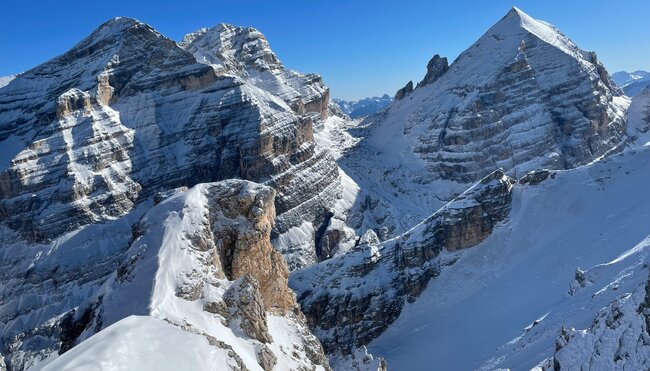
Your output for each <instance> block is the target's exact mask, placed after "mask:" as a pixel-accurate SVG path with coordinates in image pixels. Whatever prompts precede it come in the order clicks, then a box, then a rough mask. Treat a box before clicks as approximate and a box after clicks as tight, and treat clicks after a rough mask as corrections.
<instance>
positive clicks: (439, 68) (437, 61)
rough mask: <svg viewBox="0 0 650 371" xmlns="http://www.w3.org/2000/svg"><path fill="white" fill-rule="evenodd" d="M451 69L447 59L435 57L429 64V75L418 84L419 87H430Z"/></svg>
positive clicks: (437, 55)
mask: <svg viewBox="0 0 650 371" xmlns="http://www.w3.org/2000/svg"><path fill="white" fill-rule="evenodd" d="M448 69H449V63H448V62H447V58H446V57H440V55H439V54H436V55H434V56H433V57H432V58H431V59H430V60H429V63H427V74H426V75H425V76H424V79H423V80H422V81H420V82H419V83H418V87H421V86H425V85H429V84H431V83H433V82H435V81H436V80H438V79H439V78H440V76H442V75H443V74H444V73H445V72H447V70H448Z"/></svg>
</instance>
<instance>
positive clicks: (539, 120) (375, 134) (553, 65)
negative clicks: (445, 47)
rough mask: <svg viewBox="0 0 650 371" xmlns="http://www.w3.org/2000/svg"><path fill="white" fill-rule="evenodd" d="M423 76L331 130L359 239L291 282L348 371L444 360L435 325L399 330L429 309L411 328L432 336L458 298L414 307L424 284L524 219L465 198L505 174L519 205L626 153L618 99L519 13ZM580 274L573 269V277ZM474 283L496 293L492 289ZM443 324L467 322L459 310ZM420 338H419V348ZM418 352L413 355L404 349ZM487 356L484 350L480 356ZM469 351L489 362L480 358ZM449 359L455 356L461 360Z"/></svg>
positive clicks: (498, 200)
mask: <svg viewBox="0 0 650 371" xmlns="http://www.w3.org/2000/svg"><path fill="white" fill-rule="evenodd" d="M440 60H441V58H439V57H438V58H435V57H434V59H432V61H433V62H430V63H429V65H430V66H436V65H439V66H444V63H443V62H441V61H440ZM429 71H433V72H435V73H433V72H432V73H428V74H427V75H428V76H429V77H430V80H429V81H431V82H430V83H428V84H422V83H420V84H418V85H417V87H416V88H414V89H412V90H411V91H410V92H406V91H404V92H403V96H402V97H400V99H399V100H396V101H395V102H394V103H393V104H391V106H389V107H388V108H387V110H386V111H384V112H383V113H382V114H380V115H377V116H375V117H372V118H369V119H366V120H365V121H363V122H361V123H360V124H358V125H355V124H354V123H352V124H348V123H341V124H340V125H342V126H337V125H336V124H335V123H332V126H329V127H328V125H327V124H326V127H325V132H326V133H329V135H330V136H331V137H333V138H334V139H333V140H331V141H330V142H328V143H332V144H333V143H342V145H341V148H339V149H337V150H334V151H333V152H334V153H335V156H338V155H337V154H338V153H342V155H341V156H340V157H338V161H339V164H340V166H341V168H342V169H343V170H344V171H345V173H346V174H347V175H348V176H350V177H351V179H352V180H353V181H354V182H355V183H356V184H357V185H358V187H359V189H360V190H359V191H358V193H357V198H356V199H357V203H356V204H355V206H353V207H352V209H351V210H350V212H349V213H348V214H347V215H346V219H345V224H346V226H348V227H349V228H352V229H354V230H355V233H354V235H356V236H362V237H361V238H360V239H357V240H356V243H355V244H354V247H349V245H348V243H349V242H348V241H349V238H347V237H346V236H347V235H345V234H340V233H339V234H335V233H332V235H336V236H338V246H335V247H333V248H332V251H334V253H333V255H335V257H334V258H333V259H331V260H328V261H325V262H321V263H319V264H316V265H313V266H310V267H307V268H304V269H302V270H299V271H297V272H295V273H294V274H293V275H292V277H291V279H290V285H291V286H292V287H293V288H294V289H295V290H296V291H297V293H298V298H299V301H300V302H301V304H302V306H303V310H304V311H305V313H306V314H307V316H308V318H309V319H310V321H311V322H312V326H313V327H315V333H316V334H317V336H319V337H320V339H321V341H323V343H324V346H325V347H326V350H327V351H329V352H330V353H333V354H334V355H338V356H340V358H337V363H335V364H339V363H338V362H339V361H341V362H342V363H341V364H345V362H347V361H349V359H350V358H349V357H350V355H354V354H355V352H356V351H355V349H357V347H362V346H367V347H368V349H369V351H370V352H371V353H373V354H375V355H381V356H385V357H386V359H387V361H388V364H389V366H390V365H391V364H396V365H397V368H398V369H411V368H414V367H415V368H417V367H416V366H417V365H422V364H437V363H436V362H434V361H435V360H437V361H441V360H442V358H439V359H435V360H434V361H432V362H428V360H431V357H429V358H427V354H429V355H433V354H437V352H433V351H431V349H432V348H435V347H441V349H442V345H441V344H442V343H444V342H445V341H446V340H445V339H446V338H445V337H444V336H442V337H438V336H437V335H433V334H437V333H439V332H440V331H434V332H430V331H428V330H425V328H427V327H431V326H433V325H432V324H429V323H426V324H424V325H422V327H421V328H414V327H409V328H405V325H402V322H400V321H402V320H404V318H410V317H409V316H410V315H409V314H407V313H409V312H408V308H410V307H411V306H417V305H420V304H418V303H420V302H421V301H422V303H423V304H421V308H423V309H422V312H418V314H417V315H415V316H414V317H416V318H431V321H433V322H432V323H433V324H437V323H438V322H437V321H436V318H437V317H429V316H425V315H423V313H425V312H426V310H427V309H426V308H429V307H431V305H432V304H431V303H432V302H435V300H436V299H435V297H436V296H437V295H441V296H444V295H448V294H447V293H449V295H452V294H453V291H454V288H453V286H454V284H456V285H458V284H459V283H458V282H456V281H452V283H450V285H449V286H448V287H444V291H443V292H433V293H432V294H431V295H432V299H428V297H426V296H425V297H423V298H422V299H420V298H419V295H421V294H422V293H423V292H425V291H424V290H425V288H426V287H427V285H428V284H429V281H432V282H433V283H431V285H436V283H437V282H439V281H438V280H439V279H440V277H443V275H444V274H445V273H444V272H445V271H446V270H447V269H450V270H454V269H456V267H461V268H458V269H465V268H463V267H464V265H463V264H461V265H458V262H459V261H462V259H463V258H464V257H465V256H466V254H469V253H465V251H466V250H465V249H468V248H471V249H469V251H471V252H474V251H480V250H481V248H480V246H483V244H484V243H485V242H483V240H484V239H487V240H490V239H491V238H493V237H492V235H491V233H493V234H499V233H505V232H503V230H504V228H505V229H506V230H507V229H508V228H509V227H508V225H511V224H512V223H517V222H518V221H514V220H517V215H518V214H515V211H514V208H515V206H516V205H515V204H514V202H515V201H514V200H513V201H512V203H513V204H512V208H513V211H512V212H510V213H508V212H506V214H509V215H508V216H505V217H503V216H500V215H502V214H503V213H499V212H495V211H494V207H492V206H486V201H485V200H490V202H491V203H494V204H496V205H502V206H506V205H507V208H510V202H511V201H509V200H510V196H509V194H510V193H509V192H510V191H508V192H494V193H492V192H490V193H488V194H489V195H490V197H489V198H485V197H484V196H480V198H479V199H477V198H476V196H472V197H468V196H467V192H468V191H465V190H466V189H468V188H470V190H477V189H482V188H481V185H482V184H484V182H486V180H485V179H484V180H482V181H480V180H481V178H480V177H482V176H487V175H489V172H490V171H492V172H493V174H495V173H494V171H496V174H504V172H505V175H500V176H497V177H496V179H504V180H502V182H503V183H504V184H513V183H515V181H514V180H512V179H517V180H518V183H519V184H521V185H515V186H514V188H513V189H514V190H513V191H512V192H518V191H517V190H518V189H528V188H533V189H535V187H534V186H533V185H536V184H538V183H544V182H551V183H554V182H556V180H555V178H557V177H558V175H559V174H562V173H561V172H560V173H558V172H556V171H553V169H557V170H565V171H566V170H571V169H575V168H580V167H582V166H586V165H589V164H590V163H592V162H594V161H599V160H601V159H602V158H603V157H605V156H608V155H611V154H613V153H616V152H618V151H622V150H624V147H625V146H626V145H627V143H628V142H627V140H628V137H627V120H626V112H627V107H628V105H629V103H630V101H629V99H628V98H627V97H625V96H624V95H623V94H622V92H621V91H620V90H619V89H618V88H617V87H616V86H614V85H613V83H612V82H611V80H610V78H609V75H608V74H607V72H606V71H605V69H604V67H603V66H602V64H600V63H599V62H598V61H597V59H596V57H595V54H594V53H591V52H584V51H582V50H580V49H579V48H578V47H577V46H575V44H573V43H572V42H571V41H570V40H569V39H568V38H567V37H566V36H564V35H563V34H561V33H560V32H559V31H558V30H557V29H556V28H554V27H553V26H551V25H550V24H548V23H546V22H543V21H538V20H535V19H533V18H531V17H530V16H528V15H526V14H525V13H523V12H522V11H521V10H519V9H516V8H514V9H512V10H511V11H510V12H509V13H508V14H507V15H506V16H505V17H504V18H503V19H501V20H500V21H499V22H497V23H496V24H495V25H494V26H493V27H492V28H490V30H488V32H487V33H486V34H485V35H484V36H483V37H481V38H480V39H479V40H478V41H477V42H476V43H474V44H473V45H472V46H471V47H470V48H469V49H467V50H466V51H465V52H463V53H462V54H461V55H460V56H459V57H458V59H457V60H456V61H454V62H453V63H452V64H451V65H450V66H449V68H448V69H446V68H430V69H429ZM579 76H582V77H579ZM427 80H428V79H427V78H425V79H424V80H423V81H427ZM410 85H413V84H410ZM406 90H409V89H406ZM398 95H399V94H398ZM346 125H347V126H346ZM350 125H352V126H350ZM612 166H617V165H612ZM499 168H501V169H503V170H498V169H499ZM544 168H547V169H551V170H541V169H544ZM530 171H532V172H530ZM607 171H609V170H607ZM605 172H606V171H605ZM494 177H495V175H491V176H489V177H488V178H487V179H488V180H489V179H495V178H494ZM502 177H506V178H502ZM505 179H510V180H505ZM545 179H548V180H545ZM476 181H479V183H475V182H476ZM487 182H488V184H490V183H489V181H487ZM560 182H561V183H562V184H564V181H560ZM567 182H570V184H574V182H573V181H567ZM567 187H569V186H567ZM500 189H508V188H506V187H505V186H503V187H502V188H500ZM463 192H464V193H463ZM459 194H460V196H459V197H460V198H456V197H457V196H458V195H459ZM515 194H516V193H515ZM479 195H481V193H480V192H479ZM618 196H619V197H626V195H625V194H623V193H620V194H618ZM512 197H514V194H513V196H512ZM468 198H469V200H468ZM479 200H480V201H479ZM558 202H559V203H562V202H563V201H558ZM488 205H489V204H488ZM540 205H543V206H540V207H541V208H546V207H554V206H546V205H556V204H555V203H551V202H549V203H543V204H540ZM441 207H442V208H441ZM439 208H441V209H440V210H439V211H438V212H436V213H433V212H432V211H433V210H437V209H439ZM450 209H451V210H454V213H453V214H451V215H448V214H447V213H448V211H445V210H450ZM459 210H462V211H459ZM558 212H560V211H558ZM562 212H565V213H566V211H562ZM432 214H433V216H431V215H432ZM459 215H460V216H459ZM437 218H441V220H443V222H441V225H440V224H437V223H435V222H431V221H432V220H436V219H437ZM456 218H458V219H456ZM422 220H424V222H422ZM456 220H459V222H456ZM531 220H532V219H527V220H526V221H525V222H522V226H520V227H519V228H520V229H521V231H520V232H518V233H522V234H523V235H527V234H528V233H529V232H528V231H526V230H524V229H523V228H524V227H523V225H526V224H531V223H532V224H535V223H533V222H531ZM581 222H584V223H586V224H589V223H590V222H589V221H586V220H585V221H581ZM422 223H424V224H422ZM549 223H550V222H549ZM416 225H417V226H419V227H415V229H413V227H414V226H416ZM418 228H421V229H423V230H424V231H426V232H420V231H419V230H418ZM447 228H448V229H447ZM530 228H533V227H530ZM549 228H550V226H549ZM339 229H340V228H339ZM335 230H336V227H335V228H333V231H335ZM333 231H332V232H333ZM328 232H329V230H328V231H326V235H327V234H328ZM558 233H559V232H558ZM598 233H600V232H598ZM458 235H460V236H462V237H463V238H464V240H463V242H462V243H458V242H457V241H458V238H457V236H458ZM488 236H490V237H488ZM558 238H559V237H558ZM333 240H335V241H336V239H333ZM500 243H503V240H501V242H500ZM545 243H546V242H541V245H542V246H544V247H541V248H540V249H544V248H546V245H545ZM566 248H567V249H568V248H569V247H566ZM476 254H481V253H480V252H476ZM557 258H558V259H561V258H562V257H559V256H558V257H557ZM487 264H496V263H495V262H491V261H488V262H487ZM520 268H522V267H521V266H516V267H512V269H520ZM469 269H471V268H469ZM522 269H523V268H522ZM574 271H575V267H572V268H571V274H573V272H574ZM480 279H483V280H488V281H489V280H490V277H486V276H481V277H480ZM480 279H479V280H478V281H477V282H480ZM458 280H462V278H460V277H459V278H458V279H457V281H458ZM375 282H378V283H377V287H375V285H374V283H375ZM532 283H534V282H532ZM532 283H531V284H532ZM565 285H568V283H565ZM426 290H427V291H428V290H429V289H426ZM561 294H564V289H563V291H562V293H561ZM422 295H423V294H422ZM486 300H487V299H486ZM405 301H406V302H413V304H406V305H405V304H404V302H405ZM495 304H498V303H495ZM449 310H450V312H454V311H457V312H459V313H462V312H461V308H456V307H450V309H449ZM541 314H543V313H541ZM541 314H540V315H541ZM592 314H593V313H592ZM405 316H406V317H405ZM418 316H419V317H418ZM538 317H539V315H538V316H537V317H534V318H530V322H533V321H534V320H535V319H537V318H538ZM460 318H461V317H453V319H455V320H456V319H457V320H459V321H460ZM393 321H395V323H393V324H391V322H393ZM416 323H420V322H417V321H416ZM472 323H474V322H472ZM440 325H441V326H449V327H448V328H450V329H453V328H454V326H460V324H457V323H455V322H454V321H451V320H442V321H441V322H440ZM488 325H490V322H489V321H487V322H486V326H488ZM516 326H520V324H517V325H516ZM486 328H487V327H485V328H482V329H483V330H485V329H486ZM418 331H422V338H420V337H418V336H413V333H415V332H418ZM558 331H559V329H558ZM390 334H394V335H393V336H390V337H389V335H390ZM464 334H465V332H463V331H459V332H458V339H459V342H458V343H454V345H453V347H455V348H454V349H458V350H459V351H460V350H461V349H464V348H462V345H461V343H462V341H463V340H461V339H464V336H465V335H464ZM486 336H487V335H486ZM411 338H413V339H414V341H413V343H411V342H407V340H406V339H411ZM424 338H431V341H429V342H426V341H424V340H423V339H424ZM475 338H477V339H479V338H480V337H478V336H475ZM512 338H514V336H513V337H511V338H509V339H505V340H504V341H503V343H505V342H507V341H508V340H511V339H512ZM373 339H377V340H373ZM382 339H388V340H385V341H384V340H382ZM553 340H554V338H553ZM417 341H420V342H421V343H422V345H421V346H420V345H418V344H417ZM495 341H496V340H495ZM434 342H435V343H434ZM503 343H501V344H503ZM398 344H407V345H404V346H402V345H398ZM480 344H481V342H480V341H478V340H477V347H478V346H480ZM501 344H498V345H501ZM450 347H452V345H448V347H447V348H445V349H450ZM415 349H422V353H418V351H417V350H415ZM463 351H464V350H463ZM471 351H472V352H474V353H473V354H475V355H476V357H478V358H479V360H481V359H480V357H481V355H480V354H479V352H478V348H477V349H471ZM485 352H486V353H485V354H484V355H485V356H490V355H491V353H490V352H489V351H485ZM442 353H445V354H451V352H449V351H447V352H442ZM391 354H395V356H394V357H391ZM455 357H461V356H460V354H459V353H456V354H455ZM391 358H392V360H391ZM461 358H463V357H461ZM464 358H465V359H466V360H467V362H472V363H471V364H469V363H468V364H463V365H464V366H458V369H467V368H471V367H472V365H473V366H474V367H478V366H480V364H478V363H476V364H474V362H475V361H476V362H478V361H477V360H475V361H473V360H472V359H471V357H464ZM488 358H489V357H488ZM454 359H455V358H452V357H450V358H445V359H444V360H445V362H446V363H445V368H449V369H455V367H454ZM487 360H488V359H487V358H486V359H482V361H487ZM540 361H541V359H540ZM459 362H460V361H459ZM458 365H460V363H459V364H458Z"/></svg>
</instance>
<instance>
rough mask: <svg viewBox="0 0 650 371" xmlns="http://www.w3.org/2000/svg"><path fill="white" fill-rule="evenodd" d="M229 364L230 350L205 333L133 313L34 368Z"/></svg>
mask: <svg viewBox="0 0 650 371" xmlns="http://www.w3.org/2000/svg"><path fill="white" fill-rule="evenodd" d="M181 344H182V345H183V346H179V345H181ZM228 364H229V357H228V351H227V350H223V349H220V348H217V347H214V346H211V345H210V344H209V342H208V339H207V338H206V337H204V336H201V335H198V334H193V333H190V332H187V331H183V330H181V329H180V328H178V327H176V326H173V325H171V324H169V323H166V322H164V321H161V320H157V319H154V318H152V317H144V316H131V317H128V318H125V319H123V320H121V321H119V322H117V323H116V324H114V325H113V326H111V327H109V328H107V329H106V330H104V331H102V332H100V333H99V334H97V335H95V336H93V337H91V338H90V339H88V341H85V342H83V343H82V344H80V345H79V346H77V347H74V348H73V349H72V350H71V351H69V352H67V353H65V354H64V355H62V356H61V357H59V358H57V359H56V360H54V361H53V362H51V363H48V364H44V365H42V366H41V365H39V366H36V367H35V368H34V369H33V370H34V371H36V370H43V371H55V370H56V371H64V370H87V371H118V370H123V371H127V370H142V371H158V370H160V371H165V370H169V371H175V370H197V371H200V370H214V367H215V365H221V366H222V367H224V368H225V367H227V366H226V365H228ZM230 366H236V364H231V365H230Z"/></svg>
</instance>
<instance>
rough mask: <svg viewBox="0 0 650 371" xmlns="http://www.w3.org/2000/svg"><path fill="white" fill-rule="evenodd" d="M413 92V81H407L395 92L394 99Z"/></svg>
mask: <svg viewBox="0 0 650 371" xmlns="http://www.w3.org/2000/svg"><path fill="white" fill-rule="evenodd" d="M411 92H413V81H409V82H407V83H406V85H405V86H404V87H403V88H401V89H400V90H398V91H397V93H395V100H401V99H404V97H406V96H407V95H409V94H410V93H411Z"/></svg>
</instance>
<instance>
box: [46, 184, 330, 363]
mask: <svg viewBox="0 0 650 371" xmlns="http://www.w3.org/2000/svg"><path fill="white" fill-rule="evenodd" d="M274 197H275V192H274V191H273V190H272V189H271V188H269V187H265V186H262V185H259V184H255V183H251V182H247V181H241V180H228V181H223V182H219V183H207V184H199V185H197V186H195V187H193V188H192V189H190V190H186V191H184V190H177V192H176V194H174V195H171V196H169V198H168V199H166V200H164V201H162V202H161V203H160V204H158V205H157V206H155V207H153V208H152V209H151V210H149V211H148V212H147V213H146V214H145V215H144V216H143V217H142V218H141V219H140V221H139V222H138V223H137V224H136V225H135V226H134V228H133V236H132V238H131V240H132V242H131V243H130V246H129V249H128V250H127V252H126V254H125V256H124V258H123V261H122V263H121V264H120V265H119V267H118V268H117V269H116V271H115V272H114V273H113V274H111V275H110V277H109V278H108V279H107V280H106V282H105V283H104V284H103V285H102V287H101V288H100V289H99V290H97V292H96V293H95V295H94V297H93V298H92V299H90V300H89V301H88V302H86V303H84V304H82V305H81V306H80V307H79V308H78V309H77V310H75V311H74V312H73V313H72V314H71V315H70V318H69V319H68V320H67V323H66V324H65V325H63V324H60V327H61V331H62V332H65V331H67V332H76V334H75V335H76V338H74V340H76V341H77V342H78V341H82V340H83V339H86V338H88V340H87V341H85V342H82V343H81V345H80V346H79V348H78V349H77V348H76V347H75V348H73V350H72V351H71V352H70V353H66V354H65V356H63V357H60V358H59V359H55V360H54V361H53V362H51V363H49V360H48V359H46V361H45V362H43V365H44V367H43V369H44V370H63V369H75V367H82V365H83V367H90V369H97V370H101V369H124V370H126V369H132V370H134V369H141V367H143V365H146V369H151V370H156V369H160V368H158V367H161V366H162V367H163V369H169V370H172V369H175V367H177V366H178V367H180V368H182V369H197V370H213V369H215V367H217V368H221V369H248V370H262V369H264V370H270V369H272V368H273V367H276V368H277V369H286V370H288V369H321V370H326V369H329V366H328V363H327V359H326V358H325V355H324V353H323V351H322V348H321V346H320V343H319V342H318V340H317V339H316V338H315V337H314V336H313V335H312V334H311V333H310V332H309V329H308V328H307V325H306V322H305V320H304V317H303V316H302V314H301V313H300V310H299V307H298V306H297V304H296V302H295V298H294V294H293V292H291V290H289V288H288V286H287V277H288V270H287V267H286V264H285V262H284V260H283V258H282V256H281V255H280V253H279V252H277V251H275V250H274V249H273V247H272V246H271V242H270V233H271V228H272V226H273V220H274V217H275V208H274ZM134 315H135V316H138V317H132V316H134ZM130 316H131V317H130ZM141 316H147V317H141ZM127 317H128V318H127ZM65 326H68V327H69V328H66V327H65ZM104 328H106V330H102V329H104ZM100 330H102V331H101V332H99V334H98V335H95V336H92V335H93V334H95V333H97V332H98V331H100ZM159 336H160V337H161V338H159ZM71 340H72V339H71ZM66 345H67V344H64V346H66ZM172 349H176V351H175V352H169V351H170V350H172ZM149 357H152V358H154V360H152V361H151V362H146V360H147V358H149ZM36 368H37V369H39V368H40V365H38V364H37V366H36Z"/></svg>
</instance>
